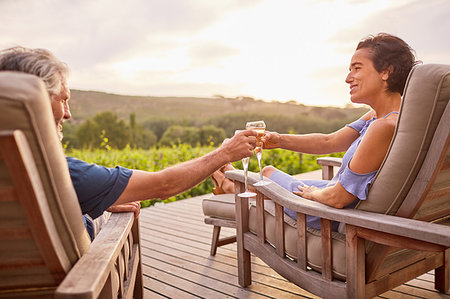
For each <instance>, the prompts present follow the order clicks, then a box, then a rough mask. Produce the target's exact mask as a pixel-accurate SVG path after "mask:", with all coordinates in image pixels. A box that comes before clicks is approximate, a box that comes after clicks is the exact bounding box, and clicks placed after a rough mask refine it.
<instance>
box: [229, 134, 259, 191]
mask: <svg viewBox="0 0 450 299" xmlns="http://www.w3.org/2000/svg"><path fill="white" fill-rule="evenodd" d="M240 131H241V130H236V131H235V132H234V135H236V134H237V133H239V132H240ZM249 161H250V157H246V158H243V159H242V166H243V167H244V176H245V180H244V184H245V191H244V192H243V193H239V194H238V196H239V197H254V196H256V193H255V192H250V191H248V162H249Z"/></svg>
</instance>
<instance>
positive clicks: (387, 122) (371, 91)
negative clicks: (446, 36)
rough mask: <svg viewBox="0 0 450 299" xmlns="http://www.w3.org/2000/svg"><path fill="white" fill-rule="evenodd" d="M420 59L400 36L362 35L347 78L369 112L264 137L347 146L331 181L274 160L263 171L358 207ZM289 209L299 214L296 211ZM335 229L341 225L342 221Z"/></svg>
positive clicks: (274, 141) (325, 149)
mask: <svg viewBox="0 0 450 299" xmlns="http://www.w3.org/2000/svg"><path fill="white" fill-rule="evenodd" d="M415 64H417V61H416V60H415V57H414V53H413V51H412V49H411V48H410V47H409V46H408V44H406V43H405V42H404V41H403V40H401V39H400V38H398V37H395V36H392V35H390V34H385V33H380V34H378V35H376V36H370V37H368V38H366V39H364V40H362V41H361V42H360V43H359V44H358V46H357V47H356V51H355V53H354V54H353V57H352V59H351V62H350V68H349V74H348V75H347V78H346V80H345V82H347V83H348V84H349V86H350V99H351V101H352V102H353V103H358V104H366V105H368V106H369V107H371V111H370V112H368V113H366V114H365V115H364V116H362V117H361V118H360V119H358V120H357V121H355V122H353V123H351V124H349V125H347V126H345V127H344V128H342V129H340V130H338V131H336V132H334V133H331V134H306V135H293V134H278V133H276V132H267V133H266V135H265V136H264V138H263V142H264V148H265V149H273V148H283V149H287V150H291V151H297V152H302V153H310V154H328V153H334V152H342V151H346V153H345V155H344V158H343V164H342V167H341V168H340V170H339V171H338V173H337V174H336V176H335V177H334V178H333V180H331V181H323V180H308V181H299V180H296V179H294V178H293V177H291V176H289V175H287V174H285V173H283V172H281V171H279V170H277V169H276V168H275V167H273V166H267V167H265V168H264V170H263V174H264V175H265V176H266V177H269V178H270V179H271V180H272V181H274V182H276V183H278V184H279V185H281V186H283V187H284V188H286V189H287V190H290V191H292V192H294V193H295V194H297V195H299V196H301V197H303V198H306V199H310V200H314V201H317V202H321V203H323V204H326V205H329V206H332V207H336V208H343V207H347V208H349V207H355V205H356V204H357V203H358V201H359V200H365V199H366V198H367V193H368V188H369V185H370V184H371V182H372V180H373V179H374V177H375V174H376V172H377V170H378V169H379V167H380V165H381V163H382V162H383V159H384V157H385V155H386V153H387V150H388V147H389V144H390V142H391V139H392V136H393V134H394V130H395V126H396V123H397V117H398V111H399V109H400V104H401V96H402V93H403V89H404V86H405V83H406V79H407V76H408V74H409V72H410V70H411V68H412V67H413V66H414V65H415ZM225 170H228V169H225ZM222 175H223V174H220V173H215V174H214V176H215V179H216V181H217V182H218V183H219V184H222V185H223V186H224V187H225V186H227V184H228V186H229V182H227V183H226V182H224V181H223V180H222V181H220V179H221V178H222ZM226 191H227V192H229V190H226ZM285 212H286V213H287V214H288V215H289V216H290V217H292V218H294V219H295V218H296V214H295V212H293V211H291V210H288V209H286V210H285ZM307 225H308V226H309V227H312V228H320V220H319V218H317V217H311V216H308V217H307ZM333 229H334V230H337V223H335V224H333Z"/></svg>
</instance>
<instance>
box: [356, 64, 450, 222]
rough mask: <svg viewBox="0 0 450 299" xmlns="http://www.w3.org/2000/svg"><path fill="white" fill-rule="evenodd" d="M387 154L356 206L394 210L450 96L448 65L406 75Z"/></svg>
mask: <svg viewBox="0 0 450 299" xmlns="http://www.w3.org/2000/svg"><path fill="white" fill-rule="evenodd" d="M405 88H406V89H405V93H404V97H403V101H402V105H401V109H400V115H399V119H398V124H397V128H396V132H395V137H394V139H393V141H392V142H391V145H390V148H389V151H388V154H387V156H386V158H385V160H384V162H383V164H382V165H381V168H380V170H379V172H378V174H377V175H376V177H375V179H374V182H373V184H372V186H371V188H370V190H369V194H368V198H367V200H365V201H361V202H360V203H359V205H358V206H357V209H361V210H366V211H372V212H377V213H387V214H391V215H393V214H395V213H396V211H397V210H398V208H399V206H400V204H401V203H402V201H403V199H404V198H405V196H406V194H407V193H408V191H409V189H410V188H411V185H412V183H413V181H414V179H415V178H416V176H417V174H418V172H419V169H420V166H421V165H422V162H423V160H424V158H425V156H426V153H427V151H428V148H429V146H430V143H431V139H432V137H433V133H434V131H435V130H436V127H437V124H438V122H439V120H440V118H441V115H442V113H443V111H444V109H445V106H446V105H447V103H448V101H449V99H450V65H438V64H428V65H419V66H417V67H415V68H414V69H413V70H412V71H411V73H410V75H409V78H408V81H407V83H406V87H405Z"/></svg>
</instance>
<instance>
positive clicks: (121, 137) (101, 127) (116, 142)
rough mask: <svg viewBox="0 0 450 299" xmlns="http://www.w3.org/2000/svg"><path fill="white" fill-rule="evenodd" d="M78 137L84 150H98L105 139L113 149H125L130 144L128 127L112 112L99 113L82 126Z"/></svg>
mask: <svg viewBox="0 0 450 299" xmlns="http://www.w3.org/2000/svg"><path fill="white" fill-rule="evenodd" d="M77 136H78V140H79V142H80V146H81V147H83V148H98V147H100V145H101V144H102V142H104V138H108V145H109V146H110V147H112V148H118V149H123V148H124V147H125V146H126V145H127V144H129V143H130V131H129V129H128V126H127V125H126V124H125V122H124V121H123V120H120V119H119V118H118V116H117V114H115V113H113V112H110V111H106V112H101V113H98V114H96V115H95V116H94V117H93V118H92V119H89V120H87V121H86V122H85V123H84V124H82V125H80V127H79V128H78V131H77Z"/></svg>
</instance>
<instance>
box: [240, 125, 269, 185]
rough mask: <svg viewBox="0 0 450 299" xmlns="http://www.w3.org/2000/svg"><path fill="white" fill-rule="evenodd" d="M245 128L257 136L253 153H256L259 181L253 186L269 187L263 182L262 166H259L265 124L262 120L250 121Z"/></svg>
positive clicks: (267, 183) (267, 182)
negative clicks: (254, 132)
mask: <svg viewBox="0 0 450 299" xmlns="http://www.w3.org/2000/svg"><path fill="white" fill-rule="evenodd" d="M245 128H246V129H247V130H253V131H256V134H257V137H256V138H257V141H256V147H255V153H256V159H258V166H259V178H260V179H259V181H258V182H256V183H255V184H253V186H265V185H269V184H270V182H269V181H265V180H264V176H263V174H262V166H261V159H262V150H263V144H262V140H261V139H262V138H263V136H264V132H265V131H266V123H265V122H264V121H262V120H258V121H251V122H248V123H247V124H246V125H245Z"/></svg>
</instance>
